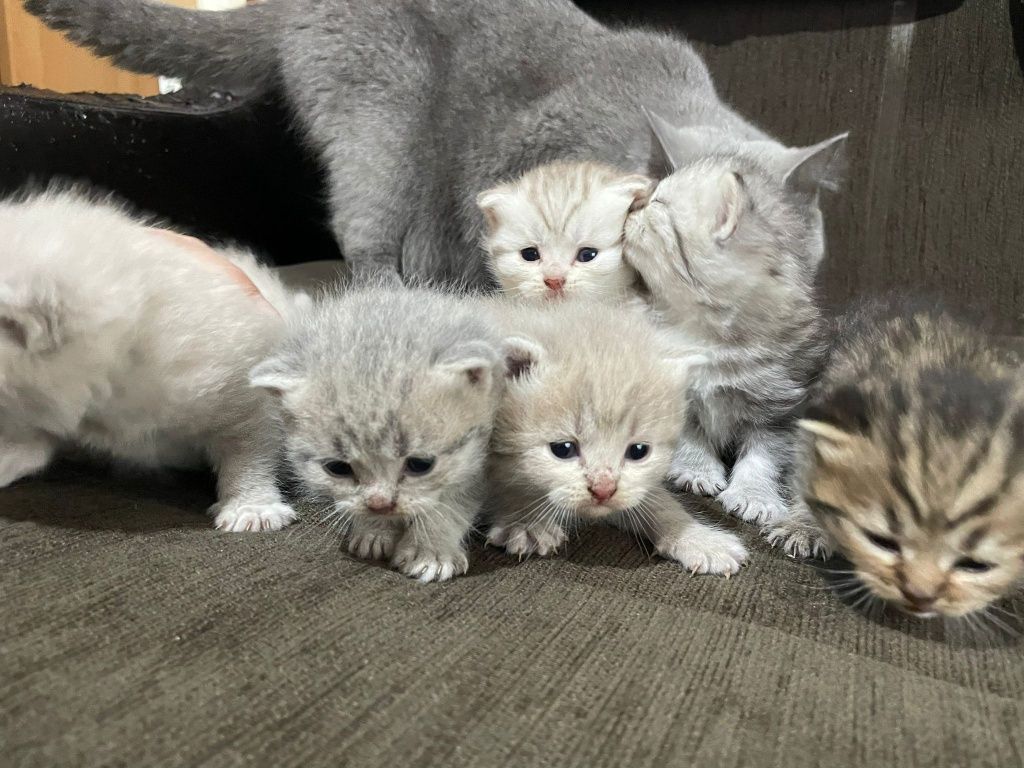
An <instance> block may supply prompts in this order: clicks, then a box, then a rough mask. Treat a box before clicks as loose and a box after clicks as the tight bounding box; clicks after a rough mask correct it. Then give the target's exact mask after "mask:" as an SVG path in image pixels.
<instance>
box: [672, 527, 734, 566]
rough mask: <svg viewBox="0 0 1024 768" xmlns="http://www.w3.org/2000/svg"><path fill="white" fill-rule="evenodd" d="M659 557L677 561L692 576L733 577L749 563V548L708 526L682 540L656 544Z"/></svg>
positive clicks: (694, 530) (691, 531) (723, 532)
mask: <svg viewBox="0 0 1024 768" xmlns="http://www.w3.org/2000/svg"><path fill="white" fill-rule="evenodd" d="M655 549H656V550H657V552H658V554H659V555H661V556H662V557H664V558H665V559H667V560H675V561H676V562H677V563H680V564H681V565H682V566H683V567H684V568H686V569H687V570H688V571H690V572H691V573H693V574H700V573H708V574H715V575H718V576H731V575H732V574H734V573H737V572H738V571H739V569H740V567H741V566H742V565H743V564H744V563H745V562H746V561H747V557H748V555H747V548H746V547H745V546H743V542H742V541H740V540H739V538H738V537H737V536H735V535H733V534H731V533H729V532H728V531H720V530H718V529H717V528H711V527H708V526H703V525H702V526H697V527H691V528H688V529H687V530H686V532H685V533H683V534H682V535H680V536H676V537H671V538H665V539H662V540H661V541H658V542H657V543H656V544H655Z"/></svg>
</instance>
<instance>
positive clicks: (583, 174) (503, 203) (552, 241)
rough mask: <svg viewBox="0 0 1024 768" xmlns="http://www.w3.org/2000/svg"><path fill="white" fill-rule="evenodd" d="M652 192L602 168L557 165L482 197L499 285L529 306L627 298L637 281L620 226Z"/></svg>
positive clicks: (646, 183) (635, 179)
mask: <svg viewBox="0 0 1024 768" xmlns="http://www.w3.org/2000/svg"><path fill="white" fill-rule="evenodd" d="M651 184H652V182H651V181H650V180H649V179H648V178H647V177H645V176H640V175H636V174H626V173H623V172H622V171H619V170H616V169H614V168H611V167H609V166H604V165H599V164H597V163H552V164H550V165H544V166H540V167H538V168H535V169H534V170H532V171H529V172H527V173H526V174H524V175H523V176H522V177H521V178H520V179H518V180H517V181H515V182H512V183H510V184H503V185H501V186H499V187H496V188H494V189H491V190H488V191H487V192H484V193H482V194H481V195H480V196H479V197H478V198H477V204H478V205H479V207H480V210H481V211H482V212H483V214H484V219H485V222H486V227H487V233H486V237H485V241H484V244H485V247H486V249H487V253H488V258H489V264H490V268H491V271H492V272H493V274H494V277H495V279H496V280H497V281H498V283H499V284H500V286H501V287H502V289H503V290H504V291H505V292H507V293H509V294H512V295H515V296H517V297H520V298H527V299H548V298H560V297H563V296H569V297H580V296H586V297H590V298H598V299H601V298H611V299H616V298H619V297H621V296H623V295H624V294H626V293H627V292H628V291H629V290H630V289H631V288H632V287H633V285H634V283H635V282H636V273H635V272H634V271H633V269H632V268H631V267H629V266H628V265H626V264H625V263H624V262H623V260H622V225H623V222H624V221H625V219H626V214H627V213H628V212H629V210H630V208H631V207H633V206H634V205H636V204H637V203H638V201H642V200H643V198H644V197H645V196H646V195H647V193H648V191H649V190H650V187H651Z"/></svg>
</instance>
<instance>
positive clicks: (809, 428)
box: [797, 386, 870, 463]
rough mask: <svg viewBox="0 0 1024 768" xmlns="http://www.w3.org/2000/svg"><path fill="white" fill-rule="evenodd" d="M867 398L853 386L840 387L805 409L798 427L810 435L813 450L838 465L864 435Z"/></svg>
mask: <svg viewBox="0 0 1024 768" xmlns="http://www.w3.org/2000/svg"><path fill="white" fill-rule="evenodd" d="M868 408H869V403H868V399H867V398H866V397H865V396H864V393H863V392H861V391H860V390H858V389H857V388H855V387H851V386H847V387H840V388H839V389H837V390H836V391H835V392H832V393H830V394H829V396H828V399H827V400H826V401H824V402H821V403H814V404H813V405H811V406H810V407H808V409H807V412H806V413H805V414H804V417H803V418H802V419H801V420H800V421H799V422H797V424H798V426H799V427H800V428H801V429H803V430H804V431H806V432H810V433H811V434H812V435H814V438H815V441H814V444H815V450H817V452H818V453H819V454H820V455H821V456H822V458H824V459H826V460H828V461H834V462H837V463H838V462H842V461H843V460H845V459H846V458H847V457H848V456H849V452H850V450H851V448H852V446H853V444H854V442H855V441H856V440H858V439H859V438H860V437H861V436H862V435H864V433H865V432H867V430H868V427H869V426H870V423H869V421H868Z"/></svg>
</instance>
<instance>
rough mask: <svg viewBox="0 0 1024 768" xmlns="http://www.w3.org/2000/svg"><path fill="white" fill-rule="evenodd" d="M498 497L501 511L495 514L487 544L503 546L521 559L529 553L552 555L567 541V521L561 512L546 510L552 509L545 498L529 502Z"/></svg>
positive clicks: (509, 552)
mask: <svg viewBox="0 0 1024 768" xmlns="http://www.w3.org/2000/svg"><path fill="white" fill-rule="evenodd" d="M498 498H499V499H501V501H500V502H499V503H498V505H497V506H498V508H499V511H497V512H496V513H495V514H494V515H493V518H492V523H491V529H490V531H488V533H487V543H488V544H491V545H492V546H495V547H504V549H505V551H506V552H507V553H508V554H510V555H515V556H517V557H518V558H519V559H520V560H521V559H522V558H524V557H529V556H530V555H540V556H541V557H547V556H548V555H553V554H555V553H556V552H557V551H558V548H559V547H561V546H562V545H563V544H564V543H565V541H566V539H567V538H568V537H567V535H566V533H565V527H564V525H563V522H564V521H563V520H562V519H561V516H556V515H553V514H544V513H545V512H549V513H550V512H551V509H550V508H549V507H547V506H545V505H544V504H543V503H542V502H540V501H539V502H536V503H535V504H534V505H533V506H530V505H525V504H523V503H521V502H519V501H518V500H516V499H514V498H509V497H508V496H504V497H502V496H500V495H499V496H498Z"/></svg>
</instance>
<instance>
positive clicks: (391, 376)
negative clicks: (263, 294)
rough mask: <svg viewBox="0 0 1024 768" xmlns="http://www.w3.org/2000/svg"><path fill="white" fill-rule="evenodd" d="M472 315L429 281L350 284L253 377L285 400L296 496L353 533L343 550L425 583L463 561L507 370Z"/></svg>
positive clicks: (491, 335) (451, 572) (493, 339)
mask: <svg viewBox="0 0 1024 768" xmlns="http://www.w3.org/2000/svg"><path fill="white" fill-rule="evenodd" d="M478 315H479V313H477V312H473V311H472V309H471V307H470V306H469V305H468V304H467V303H465V302H464V301H463V300H460V299H458V298H457V297H455V296H452V295H446V294H440V293H436V292H432V291H428V290H425V289H397V290H395V289H387V288H382V287H369V288H363V289H359V290H352V291H350V292H347V293H345V294H343V295H341V296H338V297H335V298H329V299H326V300H323V301H322V302H321V303H320V304H319V306H318V307H317V308H316V309H315V310H314V311H313V312H311V313H309V314H308V315H307V316H305V317H303V318H301V320H300V322H299V323H298V324H297V325H296V327H295V328H294V329H293V331H292V333H291V335H290V338H289V340H288V341H287V343H286V344H285V345H284V346H283V348H282V349H280V350H279V351H278V352H277V353H276V354H275V355H274V356H273V357H272V358H271V359H269V360H267V361H266V362H264V363H263V364H261V365H260V366H258V367H257V368H256V369H255V370H254V371H253V372H252V377H251V378H252V383H253V384H254V385H255V386H258V387H262V388H263V389H266V390H268V391H270V392H272V393H274V394H276V395H277V397H278V398H279V402H280V407H281V411H282V412H283V414H284V417H285V419H284V421H285V429H286V433H287V437H286V448H287V456H288V461H289V463H290V465H291V469H292V472H293V474H294V476H295V478H296V479H297V480H298V483H299V485H300V486H301V491H302V492H303V494H305V495H306V496H309V497H311V498H312V499H314V500H320V501H326V502H327V505H328V510H329V513H328V517H327V519H328V520H329V521H330V522H331V523H332V524H340V525H342V526H343V527H346V528H348V529H349V543H348V546H349V551H350V552H352V553H353V554H356V555H358V556H359V557H363V558H373V559H382V558H389V559H390V560H391V563H392V565H393V566H394V567H396V568H398V569H399V570H400V571H401V572H402V573H404V574H405V575H407V576H410V577H413V578H416V579H419V580H420V581H423V582H429V581H445V580H447V579H450V578H452V577H453V576H455V575H458V574H460V573H464V572H465V571H466V569H467V567H468V560H467V557H466V551H465V546H464V539H465V538H466V534H467V533H468V532H469V530H470V528H471V526H472V524H473V520H474V518H475V517H476V515H477V511H478V509H479V507H480V502H481V486H482V484H483V480H484V469H485V462H486V459H487V443H488V440H489V439H490V435H491V428H492V424H493V420H494V413H495V409H496V407H497V404H498V398H499V396H500V394H501V387H502V381H503V372H504V367H503V365H504V364H503V361H502V357H501V353H500V343H499V341H498V337H497V335H496V332H495V330H494V329H493V328H492V327H491V326H490V325H489V324H487V323H486V322H485V321H483V320H481V319H480V318H479V317H478Z"/></svg>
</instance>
